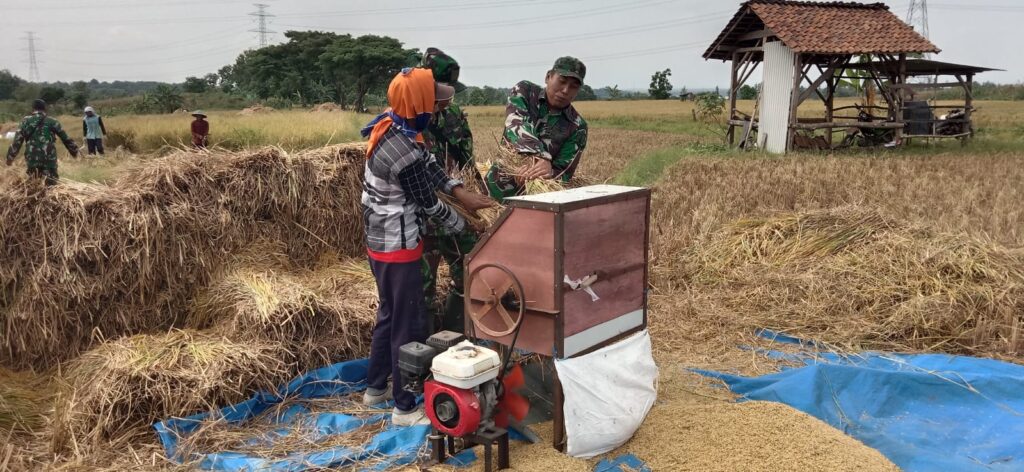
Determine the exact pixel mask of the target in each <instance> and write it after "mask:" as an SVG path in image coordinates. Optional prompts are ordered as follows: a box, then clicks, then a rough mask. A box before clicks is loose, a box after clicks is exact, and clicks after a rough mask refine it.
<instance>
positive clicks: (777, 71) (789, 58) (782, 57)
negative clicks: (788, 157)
mask: <svg viewBox="0 0 1024 472" xmlns="http://www.w3.org/2000/svg"><path fill="white" fill-rule="evenodd" d="M938 52H939V48H937V47H935V45H934V44H932V43H931V42H930V41H928V39H926V38H924V37H923V36H921V35H920V34H918V33H917V32H915V31H914V29H913V28H911V27H910V26H909V25H907V24H906V23H904V22H903V21H902V20H900V19H899V18H898V17H897V16H896V15H894V14H893V13H892V12H891V11H889V7H888V6H886V5H885V4H883V3H871V4H866V3H856V2H804V1H784V0H750V1H748V2H745V3H743V4H742V5H740V9H739V11H737V12H736V14H735V15H734V16H733V18H732V20H730V21H729V24H728V25H726V27H725V29H724V30H722V32H721V33H720V34H719V35H718V37H717V38H716V39H715V41H714V42H713V43H712V44H711V46H710V47H709V48H708V49H707V51H706V52H705V53H704V58H705V59H719V60H722V61H730V62H731V65H732V67H731V79H730V87H729V100H728V110H729V133H728V136H729V141H730V143H734V142H735V141H736V138H737V137H738V136H740V137H741V138H742V139H741V142H744V143H745V142H746V139H747V137H748V135H752V134H755V133H756V143H757V145H758V146H759V147H761V148H763V149H765V150H767V151H768V152H773V153H784V152H786V151H788V150H790V149H792V148H793V147H794V144H795V143H796V141H797V137H798V133H800V132H803V133H813V132H814V131H815V130H824V131H825V134H824V136H822V137H820V138H819V139H821V140H823V141H824V142H823V143H822V145H823V146H824V145H827V146H831V145H832V134H833V131H834V130H837V129H838V130H843V129H846V128H849V127H850V126H851V122H850V121H847V120H843V119H839V118H838V117H837V116H836V115H835V112H836V109H835V106H834V103H835V102H834V99H835V92H836V88H837V86H838V85H839V81H840V80H841V79H842V77H843V74H844V71H846V70H847V69H848V68H850V66H851V64H854V63H856V62H855V60H856V61H859V60H860V59H863V58H868V57H869V58H870V60H868V61H864V65H863V67H865V69H861V70H865V71H867V77H866V79H865V80H870V81H871V82H873V83H875V85H877V86H878V89H879V92H880V94H881V95H882V97H883V99H884V101H885V107H884V115H885V116H884V117H880V118H881V119H879V120H877V121H876V120H872V121H868V122H855V123H856V126H857V128H858V129H878V130H893V133H894V135H895V139H894V142H897V143H898V142H900V138H901V135H902V133H903V128H904V126H905V124H906V123H905V122H904V119H903V102H904V96H905V94H904V93H901V92H900V90H902V88H901V87H903V86H904V85H906V83H907V77H908V73H907V69H906V67H907V55H913V54H918V53H938ZM762 63H763V67H761V69H762V82H761V83H762V85H761V90H760V93H759V98H758V102H757V105H756V107H755V113H754V116H747V115H745V114H743V113H741V112H740V111H739V110H737V109H736V94H737V92H738V90H739V88H740V87H741V86H743V84H744V83H746V82H747V80H749V79H750V78H751V76H752V74H753V73H754V71H755V70H757V69H758V66H760V65H762ZM815 96H816V97H817V98H819V99H821V100H822V102H824V105H825V113H824V116H822V117H814V118H807V117H798V116H797V109H798V108H799V106H800V104H801V103H803V102H805V101H806V100H807V99H808V98H811V97H815Z"/></svg>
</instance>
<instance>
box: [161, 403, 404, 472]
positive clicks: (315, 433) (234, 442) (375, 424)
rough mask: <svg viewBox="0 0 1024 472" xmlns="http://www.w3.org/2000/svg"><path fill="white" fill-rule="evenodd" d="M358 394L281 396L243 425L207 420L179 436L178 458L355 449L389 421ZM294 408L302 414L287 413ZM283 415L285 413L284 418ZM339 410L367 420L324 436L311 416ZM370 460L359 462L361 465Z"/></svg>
mask: <svg viewBox="0 0 1024 472" xmlns="http://www.w3.org/2000/svg"><path fill="white" fill-rule="evenodd" d="M361 398H362V396H361V394H355V395H349V396H343V397H326V398H317V399H302V398H293V399H286V400H284V401H282V402H281V403H280V404H278V405H276V406H275V407H274V408H271V409H270V410H267V411H266V412H264V413H263V414H261V415H260V416H258V417H256V418H253V419H251V420H249V421H246V422H245V423H242V424H230V423H227V422H226V421H224V420H223V419H221V418H211V419H209V420H207V421H205V422H204V424H202V425H201V426H200V427H199V429H198V430H197V431H196V432H195V433H193V434H191V435H189V436H188V437H186V438H183V439H182V440H181V441H180V442H179V443H178V447H179V451H181V453H182V455H183V456H186V457H187V456H192V455H194V454H209V453H212V452H222V451H223V452H228V451H229V452H235V453H241V454H245V455H248V456H250V457H259V458H262V459H268V460H277V459H284V458H286V457H288V456H289V455H292V454H295V453H316V452H323V451H327V450H329V449H332V448H338V447H344V448H348V449H350V450H353V451H358V450H360V449H361V448H363V447H364V446H366V444H367V443H369V442H370V440H371V439H372V438H373V436H375V435H377V434H378V433H381V432H383V431H384V430H386V429H387V427H388V425H389V422H387V421H385V420H382V419H378V418H379V417H380V415H381V413H386V412H388V411H389V410H375V409H372V408H369V407H365V406H363V405H362V403H361V402H360V399H361ZM296 411H301V412H302V414H301V415H297V416H290V414H294V413H295V412H296ZM286 413H289V415H288V416H286ZM332 413H333V414H343V415H349V416H355V417H359V418H362V419H364V420H365V421H366V424H365V425H364V426H362V427H360V428H357V429H355V430H353V431H349V432H346V433H343V434H324V432H323V431H324V429H323V427H322V426H321V425H318V424H317V421H316V418H317V416H319V415H323V414H332ZM371 462H372V461H367V462H363V463H360V464H359V465H360V467H361V468H366V467H369V466H370V465H371Z"/></svg>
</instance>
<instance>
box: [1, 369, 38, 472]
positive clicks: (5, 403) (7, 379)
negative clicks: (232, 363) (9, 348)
mask: <svg viewBox="0 0 1024 472" xmlns="http://www.w3.org/2000/svg"><path fill="white" fill-rule="evenodd" d="M48 400H50V398H49V388H48V387H47V385H46V382H45V381H43V379H41V378H39V377H37V376H35V375H33V374H31V373H29V372H14V371H11V370H7V369H5V368H3V367H0V438H7V437H9V436H10V435H11V434H13V433H32V432H35V431H37V430H38V429H39V428H40V427H41V426H42V425H43V410H44V409H45V408H46V404H47V401H48ZM0 452H2V451H0ZM0 462H2V461H0Z"/></svg>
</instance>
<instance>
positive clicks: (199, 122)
mask: <svg viewBox="0 0 1024 472" xmlns="http://www.w3.org/2000/svg"><path fill="white" fill-rule="evenodd" d="M192 116H194V117H196V119H195V120H193V121H192V146H193V147H195V148H196V149H206V140H207V139H208V138H209V137H210V122H209V121H206V113H203V110H196V111H194V112H192Z"/></svg>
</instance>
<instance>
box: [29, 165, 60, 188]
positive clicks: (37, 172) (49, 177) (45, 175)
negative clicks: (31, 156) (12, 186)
mask: <svg viewBox="0 0 1024 472" xmlns="http://www.w3.org/2000/svg"><path fill="white" fill-rule="evenodd" d="M28 176H29V177H35V178H41V179H43V180H44V181H45V182H46V185H47V186H51V185H57V180H58V179H60V177H59V176H58V175H57V168H56V167H29V168H28Z"/></svg>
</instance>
